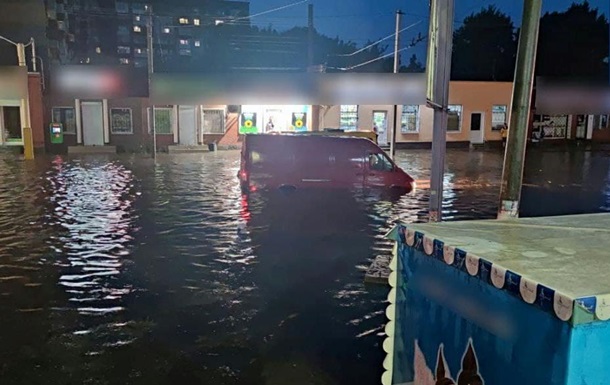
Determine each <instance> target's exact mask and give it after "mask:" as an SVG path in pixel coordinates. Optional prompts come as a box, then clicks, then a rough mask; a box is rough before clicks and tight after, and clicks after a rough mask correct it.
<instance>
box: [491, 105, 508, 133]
mask: <svg viewBox="0 0 610 385" xmlns="http://www.w3.org/2000/svg"><path fill="white" fill-rule="evenodd" d="M506 112H507V107H506V105H495V106H493V107H491V128H492V130H501V129H502V127H503V126H504V124H505V123H507V122H508V119H507V113H506Z"/></svg>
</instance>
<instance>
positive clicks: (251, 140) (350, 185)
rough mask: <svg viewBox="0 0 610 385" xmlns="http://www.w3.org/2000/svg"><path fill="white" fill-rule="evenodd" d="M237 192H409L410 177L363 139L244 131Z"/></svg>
mask: <svg viewBox="0 0 610 385" xmlns="http://www.w3.org/2000/svg"><path fill="white" fill-rule="evenodd" d="M238 177H239V179H240V183H241V187H242V191H243V192H244V193H246V192H252V191H258V190H273V189H287V190H295V189H307V188H327V189H328V188H330V189H337V188H339V189H341V188H343V189H358V188H382V189H391V191H394V192H399V193H409V192H411V191H412V190H413V189H414V186H415V182H414V180H413V178H411V176H409V175H408V174H407V173H406V172H404V171H403V170H402V169H400V168H399V167H398V166H397V165H396V164H395V163H394V162H393V161H392V160H391V159H390V158H389V157H388V156H387V155H386V153H385V152H384V151H383V150H382V149H381V148H380V147H379V146H377V145H376V144H375V143H373V142H372V141H370V140H369V139H365V138H356V137H333V136H319V135H269V134H260V135H259V134H255V135H246V136H245V139H244V143H243V146H242V154H241V167H240V171H239V173H238Z"/></svg>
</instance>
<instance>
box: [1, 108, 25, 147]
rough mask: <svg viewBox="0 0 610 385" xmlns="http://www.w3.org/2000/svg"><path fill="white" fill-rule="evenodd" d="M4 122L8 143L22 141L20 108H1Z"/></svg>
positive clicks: (5, 137)
mask: <svg viewBox="0 0 610 385" xmlns="http://www.w3.org/2000/svg"><path fill="white" fill-rule="evenodd" d="M1 109H2V117H3V122H4V127H2V128H3V130H4V132H3V137H4V139H5V140H6V141H7V142H10V141H21V140H22V136H21V116H20V114H19V107H1Z"/></svg>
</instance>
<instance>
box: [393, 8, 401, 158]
mask: <svg viewBox="0 0 610 385" xmlns="http://www.w3.org/2000/svg"><path fill="white" fill-rule="evenodd" d="M400 15H402V12H401V11H400V10H398V11H396V32H395V35H394V73H395V74H397V73H398V69H399V68H398V66H399V63H400V61H399V56H398V45H399V41H400V39H399V31H400ZM393 121H394V123H393V124H392V136H391V139H390V157H391V158H392V159H394V158H395V156H396V126H397V125H398V106H397V105H396V104H394V120H393Z"/></svg>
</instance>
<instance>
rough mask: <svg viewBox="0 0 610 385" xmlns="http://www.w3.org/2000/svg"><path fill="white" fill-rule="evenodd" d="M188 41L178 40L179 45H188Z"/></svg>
mask: <svg viewBox="0 0 610 385" xmlns="http://www.w3.org/2000/svg"><path fill="white" fill-rule="evenodd" d="M188 44H189V41H188V40H186V39H180V45H188Z"/></svg>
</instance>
